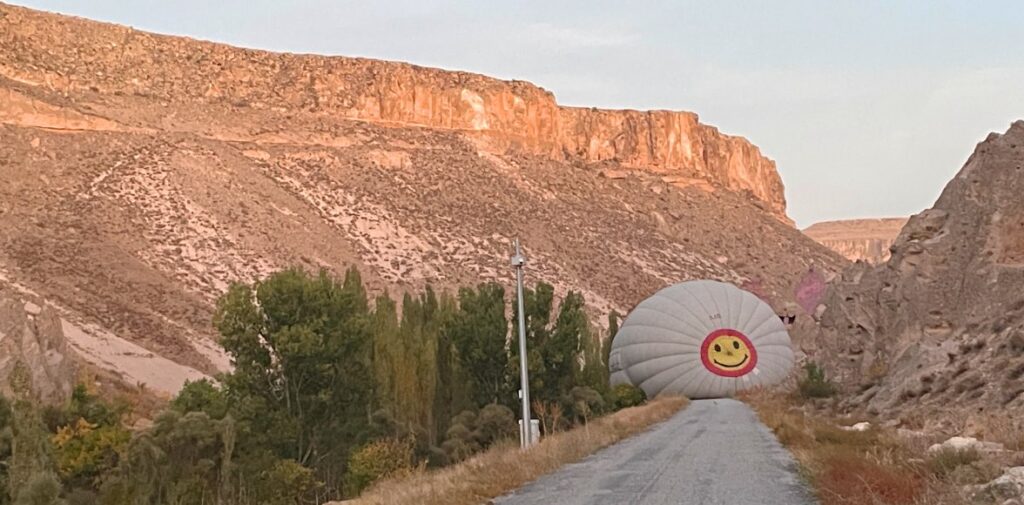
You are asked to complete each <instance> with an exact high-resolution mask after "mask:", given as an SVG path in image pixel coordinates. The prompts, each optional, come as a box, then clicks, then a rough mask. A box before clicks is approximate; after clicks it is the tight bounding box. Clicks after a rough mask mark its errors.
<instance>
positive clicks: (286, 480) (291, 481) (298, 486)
mask: <svg viewBox="0 0 1024 505" xmlns="http://www.w3.org/2000/svg"><path fill="white" fill-rule="evenodd" d="M263 486H264V488H265V490H264V492H263V493H262V495H263V501H261V502H260V503H263V504H265V505H292V504H295V503H308V500H309V498H310V497H309V495H310V494H311V493H312V492H313V491H314V490H315V489H316V488H317V487H319V486H320V483H319V482H317V480H316V477H315V476H314V475H313V470H310V469H309V468H306V467H304V466H302V465H300V464H299V463H297V462H296V461H295V460H291V459H282V460H280V461H277V462H275V463H274V466H273V467H271V468H270V470H269V471H268V472H266V473H265V474H264V480H263Z"/></svg>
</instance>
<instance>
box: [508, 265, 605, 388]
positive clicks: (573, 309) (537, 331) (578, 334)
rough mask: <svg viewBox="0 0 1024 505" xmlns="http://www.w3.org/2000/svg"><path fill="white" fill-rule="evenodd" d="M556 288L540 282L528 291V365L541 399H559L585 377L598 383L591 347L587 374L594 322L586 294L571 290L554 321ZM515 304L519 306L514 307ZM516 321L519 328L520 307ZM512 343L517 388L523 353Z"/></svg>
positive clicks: (513, 380) (512, 379)
mask: <svg viewBox="0 0 1024 505" xmlns="http://www.w3.org/2000/svg"><path fill="white" fill-rule="evenodd" d="M553 300H554V288H552V286H551V285H550V284H547V283H544V282H540V283H538V284H537V287H536V289H526V290H524V305H525V316H526V339H527V349H528V350H529V356H528V366H529V367H530V397H531V398H532V399H535V400H537V401H540V402H559V401H561V400H562V397H563V396H564V395H565V394H566V393H567V392H568V391H570V390H571V389H572V388H573V387H574V386H576V385H577V383H578V382H579V381H581V380H584V375H589V376H590V377H587V380H591V381H594V384H593V385H594V386H598V387H600V388H601V389H602V390H603V389H604V388H605V386H604V385H603V384H598V382H600V379H599V378H598V377H593V376H594V375H597V374H598V372H597V369H596V367H593V365H596V363H594V361H596V354H597V353H596V352H593V351H594V349H591V351H592V353H593V354H595V356H592V358H591V359H592V368H591V369H589V370H587V371H586V374H584V373H583V370H581V367H582V368H585V362H586V357H585V356H584V354H585V347H586V346H589V345H590V340H591V338H592V337H591V332H590V323H589V321H588V319H587V315H586V312H585V302H584V299H583V296H582V295H580V294H579V293H576V292H574V291H569V292H568V293H567V294H566V295H565V298H564V299H563V300H562V303H561V305H560V306H559V310H558V317H557V318H556V319H555V321H554V322H553V323H552V322H551V312H552V308H553ZM513 307H515V305H514V306H513ZM513 317H514V319H513V322H514V324H515V325H516V327H518V322H517V321H518V310H515V311H514V314H513ZM516 331H518V330H516ZM518 351H519V350H518V347H517V346H512V348H511V352H510V353H509V358H510V362H509V372H510V373H509V375H508V379H509V382H510V388H513V387H514V388H516V389H518V388H517V386H515V385H518V381H519V352H518Z"/></svg>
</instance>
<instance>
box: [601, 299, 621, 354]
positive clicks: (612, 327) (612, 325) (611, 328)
mask: <svg viewBox="0 0 1024 505" xmlns="http://www.w3.org/2000/svg"><path fill="white" fill-rule="evenodd" d="M621 318H622V315H621V314H619V313H618V312H617V311H615V310H612V311H611V312H610V313H609V314H608V339H607V340H605V341H604V345H603V346H602V349H601V351H602V353H601V355H602V356H603V358H602V361H604V366H605V368H607V367H608V364H609V363H610V361H609V359H608V357H609V356H610V355H611V352H612V342H614V341H615V335H617V334H618V333H619V319H621Z"/></svg>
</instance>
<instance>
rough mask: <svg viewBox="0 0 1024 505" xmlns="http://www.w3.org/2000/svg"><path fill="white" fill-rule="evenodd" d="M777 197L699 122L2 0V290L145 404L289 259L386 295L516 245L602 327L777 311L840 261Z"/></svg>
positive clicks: (737, 145) (170, 387)
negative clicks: (671, 298)
mask: <svg viewBox="0 0 1024 505" xmlns="http://www.w3.org/2000/svg"><path fill="white" fill-rule="evenodd" d="M783 208H784V207H783V200H782V187H781V184H779V183H778V176H777V175H776V173H775V171H774V169H773V167H772V164H771V162H770V161H769V160H766V159H764V158H763V157H761V156H760V154H759V153H758V151H757V148H756V147H753V146H752V145H750V144H749V143H747V142H746V141H745V140H743V139H739V138H735V137H728V136H725V135H721V134H719V133H718V132H717V131H715V130H714V129H712V128H710V127H706V126H704V125H701V124H700V123H698V122H697V118H696V116H695V115H693V114H689V113H669V112H649V113H648V112H614V111H596V110H591V109H567V108H560V107H558V106H557V105H556V104H555V102H554V99H553V98H552V97H551V95H550V94H549V93H547V92H545V91H543V90H541V89H540V88H537V87H535V86H533V85H531V84H528V83H523V82H516V81H513V82H503V81H498V80H495V79H490V78H487V77H483V76H479V75H474V74H466V73H459V72H446V71H442V70H434V69H426V68H420V67H415V66H412V65H408V64H401V63H389V62H381V61H372V60H362V59H352V58H333V57H332V58H327V57H320V56H298V55H289V54H274V53H268V52H264V51H251V50H245V49H238V48H232V47H229V46H224V45H219V44H210V43H204V42H196V41H193V40H188V39H184V38H178V37H165V36H158V35H151V34H147V33H141V32H137V31H134V30H131V29H128V28H122V27H117V26H112V25H106V24H100V23H93V22H90V21H85V20H80V19H74V18H67V17H63V16H55V15H50V14H43V13H38V12H34V11H30V10H27V9H21V8H16V7H8V6H4V5H2V4H0V286H4V285H9V286H15V285H17V286H21V287H23V288H25V289H27V290H31V291H32V292H34V293H37V294H38V295H39V296H40V297H43V298H45V299H46V300H47V301H48V303H50V304H51V305H53V306H54V307H57V308H59V310H60V313H61V315H62V317H63V318H64V319H65V321H67V322H68V324H67V325H65V328H66V329H65V332H66V333H67V334H68V338H69V339H70V345H71V346H72V347H73V350H74V351H75V352H76V355H79V356H81V359H82V360H83V361H85V362H87V363H89V364H91V365H93V366H95V367H98V368H101V369H105V370H107V371H109V372H111V373H112V374H113V375H116V376H119V377H122V378H123V379H124V380H125V381H126V382H128V383H130V384H132V385H134V384H135V383H137V382H139V383H145V384H147V386H149V389H151V390H159V391H162V392H173V391H174V389H175V388H176V387H178V386H180V384H181V382H183V381H184V380H187V379H190V378H193V379H194V378H197V377H202V376H203V375H204V374H207V375H208V374H213V373H216V372H217V371H218V370H224V369H227V368H228V367H229V366H230V363H229V360H228V359H227V357H226V356H224V354H223V353H222V352H220V351H219V349H218V347H217V345H216V344H215V343H214V337H215V335H213V328H212V325H211V316H212V312H213V302H214V300H216V298H217V296H218V295H220V294H221V293H223V292H224V290H225V289H226V288H227V286H228V285H229V284H230V283H232V282H239V281H242V282H250V281H252V280H254V279H258V278H261V277H263V276H266V275H267V274H268V273H270V272H272V271H274V270H276V269H281V268H285V267H289V266H302V267H306V268H311V269H318V268H326V269H328V270H331V271H334V272H342V271H343V270H344V269H345V268H346V267H347V266H349V265H355V266H357V267H359V269H360V271H361V272H362V273H363V278H364V280H365V282H366V283H367V285H368V289H369V290H370V291H371V292H373V293H379V292H381V291H383V290H385V289H387V290H389V291H390V292H391V293H392V295H398V296H401V294H402V293H403V292H405V291H408V290H413V289H421V288H422V287H423V286H424V285H426V284H428V283H429V284H432V285H433V286H435V287H436V288H438V289H450V288H453V287H457V286H465V285H474V284H477V283H479V282H483V281H489V280H495V281H499V282H503V283H505V284H506V285H509V280H510V273H511V272H510V271H509V269H508V254H509V250H508V247H509V243H510V241H511V239H512V238H513V237H517V236H518V237H520V238H521V239H522V240H523V242H524V245H525V249H526V254H527V257H528V261H529V263H528V268H527V276H528V279H529V281H530V282H535V281H538V280H546V281H548V282H550V283H552V284H553V285H554V286H555V287H556V292H557V293H558V294H559V296H561V295H562V294H564V293H565V292H566V291H567V290H569V289H575V290H578V291H580V292H582V293H583V295H584V296H585V298H586V300H587V303H588V307H589V310H590V311H591V313H592V314H593V315H594V318H595V320H603V319H604V316H605V315H606V314H607V313H608V312H609V311H611V310H612V309H615V310H618V311H619V313H625V312H626V311H627V310H628V309H629V308H630V307H632V306H633V304H635V303H637V302H638V301H639V300H641V299H643V298H645V297H646V296H648V295H650V294H651V293H653V292H654V291H656V290H658V289H660V288H662V287H664V286H666V285H668V284H672V283H675V282H679V281H682V280H686V279H693V278H712V279H718V280H725V281H730V282H734V283H737V284H743V285H756V286H758V290H759V292H761V293H762V294H763V296H764V297H765V298H768V299H770V300H772V301H773V302H774V303H776V304H779V305H781V304H784V303H785V302H787V301H789V300H790V299H792V297H793V295H792V293H793V287H794V285H795V284H796V283H797V282H798V281H799V279H800V278H801V277H802V276H803V275H804V274H806V272H807V271H808V269H809V268H811V266H814V267H815V268H818V269H820V270H823V271H836V270H838V269H839V268H840V267H842V266H844V265H845V264H846V262H845V261H844V260H843V259H842V258H841V257H840V256H838V255H837V254H835V253H833V252H832V251H829V250H828V249H827V248H825V247H823V246H821V245H819V244H817V243H815V242H814V241H812V240H810V239H809V238H807V237H806V236H804V235H803V234H801V233H800V232H799V231H797V230H796V229H794V228H793V227H792V226H790V225H788V224H787V223H785V222H784V221H783V220H782V218H783V217H784V214H783V213H782V212H783ZM509 287H511V286H509ZM71 323H73V324H71ZM72 327H73V328H76V330H74V331H71V330H70V328H72Z"/></svg>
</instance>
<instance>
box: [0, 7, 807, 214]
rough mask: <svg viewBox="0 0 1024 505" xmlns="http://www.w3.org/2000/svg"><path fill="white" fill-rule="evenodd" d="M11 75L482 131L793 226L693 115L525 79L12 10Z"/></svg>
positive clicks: (726, 144) (754, 169) (766, 179)
mask: <svg viewBox="0 0 1024 505" xmlns="http://www.w3.org/2000/svg"><path fill="white" fill-rule="evenodd" d="M0 17H2V18H3V19H0V26H2V27H3V31H0V54H2V57H0V76H5V77H7V78H9V79H12V80H15V81H19V82H24V83H32V84H38V85H43V86H46V87H47V88H49V89H52V90H56V91H60V92H62V93H65V94H67V93H72V92H83V91H85V92H87V91H92V92H96V93H102V94H115V95H132V96H145V97H149V98H154V99H158V100H162V101H166V102H195V103H226V104H232V105H235V106H239V107H246V108H255V109H273V110H289V111H307V112H319V113H325V114H330V115H332V116H335V117H342V118H350V119H359V120H365V121H375V122H381V123H391V124H396V125H418V126H427V127H432V128H445V129H453V130H459V131H463V132H467V133H471V134H472V135H474V136H477V137H480V138H481V139H482V140H484V141H485V142H484V145H485V146H487V149H489V150H490V151H492V152H493V153H495V154H503V153H507V152H513V151H514V152H529V153H532V154H540V155H544V156H550V157H552V158H554V159H557V160H560V161H579V162H582V163H596V162H602V161H615V162H618V163H619V164H621V165H623V166H627V167H632V168H640V169H645V170H652V171H657V172H664V173H668V174H675V175H680V176H686V177H699V178H704V179H706V180H708V181H711V182H713V183H715V184H716V185H720V186H722V187H724V188H727V189H730V190H734V191H738V192H742V193H748V194H749V195H751V196H752V197H753V198H754V199H755V200H757V201H759V202H760V203H762V204H763V206H764V207H765V208H766V209H768V210H769V211H770V212H771V213H772V214H773V215H775V216H777V217H779V218H780V219H782V220H784V221H787V222H788V218H787V217H786V201H785V196H784V192H783V186H782V181H781V179H780V178H779V175H778V173H777V172H776V170H775V163H774V162H773V161H772V160H770V159H768V158H766V157H765V156H763V155H762V154H761V152H760V150H759V149H758V148H757V147H756V146H754V145H753V144H751V143H750V142H748V141H747V140H746V139H743V138H740V137H733V136H729V135H724V134H722V133H719V131H718V130H717V129H716V128H713V127H710V126H707V125H704V124H701V123H700V122H699V121H698V119H697V115H696V114H693V113H690V112H671V111H649V112H641V111H630V110H599V109H581V108H570V107H560V106H559V105H558V104H557V103H556V102H555V98H554V96H553V95H552V94H551V93H550V92H548V91H545V90H544V89H541V88H539V87H537V86H535V85H533V84H530V83H528V82H523V81H501V80H497V79H493V78H490V77H486V76H482V75H477V74H472V73H466V72H452V71H446V70H440V69H434V68H425V67H419V66H415V65H410V64H406V63H397V62H388V61H379V60H370V59H362V58H345V57H324V56H314V55H294V54H281V53H271V52H265V51H255V50H245V49H238V48H234V47H230V46H226V45H221V44H213V43H207V42H200V41H195V40H191V39H187V38H181V37H168V36H161V35H153V34H149V33H144V32H139V31H136V30H133V29H131V28H127V27H121V26H115V25H108V24H100V23H93V22H89V21H86V20H80V19H75V18H69V17H57V16H53V15H48V14H45V13H40V12H35V11H30V10H27V9H20V8H15V7H9V6H0Z"/></svg>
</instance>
